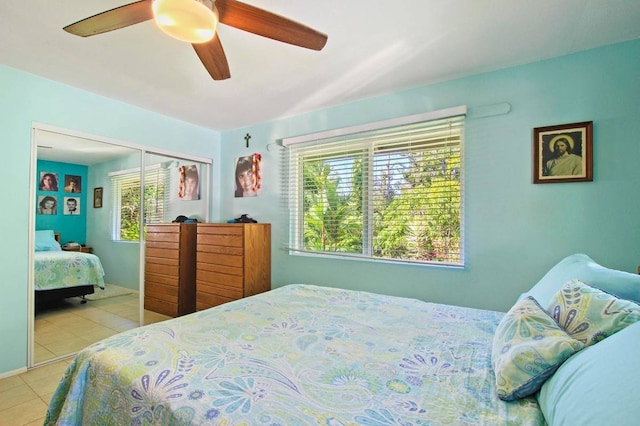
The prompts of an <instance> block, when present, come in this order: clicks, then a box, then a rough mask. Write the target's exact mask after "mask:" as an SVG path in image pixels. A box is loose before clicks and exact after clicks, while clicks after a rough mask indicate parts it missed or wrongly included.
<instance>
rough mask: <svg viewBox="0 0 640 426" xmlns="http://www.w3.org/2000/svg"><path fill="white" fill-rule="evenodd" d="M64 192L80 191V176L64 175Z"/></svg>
mask: <svg viewBox="0 0 640 426" xmlns="http://www.w3.org/2000/svg"><path fill="white" fill-rule="evenodd" d="M64 192H73V193H77V194H79V193H81V192H82V177H81V176H76V175H64Z"/></svg>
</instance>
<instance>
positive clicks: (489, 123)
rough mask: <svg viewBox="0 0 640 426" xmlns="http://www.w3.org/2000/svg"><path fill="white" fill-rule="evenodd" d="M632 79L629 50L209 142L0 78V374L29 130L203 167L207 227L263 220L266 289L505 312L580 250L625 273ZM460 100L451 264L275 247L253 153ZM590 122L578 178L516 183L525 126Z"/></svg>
mask: <svg viewBox="0 0 640 426" xmlns="http://www.w3.org/2000/svg"><path fill="white" fill-rule="evenodd" d="M638 70H640V40H636V41H633V42H627V43H621V44H617V45H613V46H608V47H603V48H599V49H595V50H591V51H587V52H582V53H578V54H574V55H570V56H565V57H561V58H557V59H552V60H547V61H542V62H537V63H534V64H529V65H525V66H519V67H514V68H510V69H505V70H500V71H495V72H491V73H486V74H480V75H476V76H472V77H467V78H463V79H458V80H454V81H449V82H444V83H440V84H434V85H429V86H425V87H419V88H415V89H412V90H407V91H403V92H397V93H392V94H388V95H385V96H380V97H377V98H372V99H368V100H364V101H360V102H355V103H350V104H346V105H341V106H338V107H334V108H330V109H326V110H320V111H316V112H313V113H310V114H305V115H300V116H296V117H289V118H284V119H281V120H277V121H273V122H268V123H260V124H256V125H254V126H250V127H246V128H241V129H235V130H231V131H226V132H223V133H222V134H218V133H216V132H213V131H209V130H206V129H201V128H197V127H194V126H190V125H188V124H185V123H182V122H179V121H176V120H172V119H170V118H167V117H162V116H159V115H157V114H153V113H150V112H148V111H143V110H140V109H137V108H135V107H132V106H128V105H125V104H121V103H117V102H114V101H111V100H108V99H106V98H102V97H98V96H95V95H92V94H88V93H86V92H82V91H80V90H77V89H73V88H70V87H68V86H64V85H60V84H57V83H53V82H50V81H47V80H43V79H40V78H37V77H34V76H31V75H28V74H24V73H20V72H17V71H14V70H11V69H8V68H3V67H0V92H1V93H2V94H3V95H2V97H0V137H1V139H2V142H3V158H10V159H11V161H8V162H6V165H5V166H4V167H3V168H1V169H0V179H1V181H2V182H9V181H12V182H16V183H17V184H16V185H15V186H10V187H5V188H4V189H5V196H7V197H8V198H7V199H11V200H13V202H14V204H13V205H14V206H16V209H13V210H12V209H1V210H0V227H1V229H2V235H3V237H5V240H10V241H12V244H11V245H10V246H8V245H5V246H4V248H0V259H2V261H1V262H2V269H3V272H4V273H3V281H2V284H1V285H2V290H3V298H0V317H1V318H0V347H1V348H2V349H0V374H2V372H6V371H12V370H14V369H18V368H21V367H24V366H25V365H26V346H27V342H26V339H27V337H26V328H27V325H26V322H27V318H26V315H27V290H26V289H27V283H26V280H27V270H28V265H27V254H28V253H27V250H28V245H27V235H28V217H29V214H30V211H31V210H30V205H29V186H28V179H29V161H30V160H29V143H30V142H29V141H30V135H29V131H30V127H31V122H32V121H39V122H44V123H48V124H52V125H57V126H61V127H67V128H71V129H76V130H80V131H86V132H89V133H92V134H100V135H105V136H109V137H114V138H118V139H123V140H130V141H133V142H136V143H141V144H145V145H151V146H158V147H164V148H166V149H170V148H171V149H173V150H176V151H186V153H188V154H194V155H201V156H208V157H212V158H214V167H213V169H214V172H213V181H212V183H213V188H214V189H213V191H212V218H213V220H214V221H220V220H226V219H228V218H231V217H237V215H239V214H242V213H249V214H251V215H252V216H254V217H255V218H257V219H258V220H259V221H260V222H270V223H272V224H273V237H274V239H273V246H272V249H273V250H272V254H273V257H272V277H273V279H272V280H273V284H274V286H282V285H285V284H288V283H314V284H322V285H328V286H342V287H347V288H351V289H356V290H368V291H375V292H381V293H387V294H392V295H402V296H409V297H416V298H419V299H423V300H428V301H435V302H444V303H452V304H457V305H467V306H474V307H479V308H489V309H497V310H506V309H508V307H509V306H510V305H511V304H512V303H513V300H514V299H515V298H516V297H517V296H518V295H519V294H520V293H521V292H523V291H525V290H526V289H528V288H529V287H531V285H532V284H533V283H535V282H536V281H537V280H538V279H539V278H540V277H541V276H542V275H543V274H544V273H545V272H546V271H547V270H548V269H549V268H550V267H551V266H553V264H555V263H556V262H557V261H558V260H560V259H561V258H562V257H564V256H566V255H569V254H571V253H576V252H583V253H587V254H589V255H590V256H592V257H593V258H594V259H596V260H597V261H599V262H600V263H602V264H605V265H607V266H611V267H614V268H617V269H622V270H627V271H635V268H636V265H637V264H638V263H640V245H639V243H638V241H640V215H639V214H638V211H640V196H639V195H640V194H639V191H640V189H639V188H640V172H639V169H640V168H639V167H638V160H637V159H638V158H640V141H638V135H639V134H640V102H639V101H638V99H640V81H639V78H638V76H639V74H638ZM317 90H320V91H321V90H322V88H321V87H320V88H318V89H317ZM296 102H300V100H296ZM501 103H508V104H510V105H511V111H510V112H509V113H508V114H503V115H494V116H487V117H481V115H482V113H483V111H486V110H487V109H485V108H484V107H486V106H491V105H495V104H501ZM462 104H466V105H468V107H469V111H470V114H469V116H468V119H467V124H466V134H465V147H464V149H465V153H464V166H465V174H464V184H465V187H464V191H465V192H464V201H465V211H464V219H465V223H464V231H465V234H464V240H465V256H466V266H465V267H464V268H458V269H450V268H442V267H429V266H415V265H390V264H377V263H372V262H364V261H345V260H334V259H315V258H310V257H302V256H292V255H289V254H288V253H287V252H286V251H284V250H282V248H281V247H282V240H283V239H284V236H285V235H286V232H287V227H288V223H287V219H286V215H285V214H284V212H283V210H282V209H281V207H280V206H281V202H280V200H281V197H282V194H281V189H280V186H279V182H280V177H281V175H280V171H279V158H280V152H279V151H278V150H276V149H272V150H268V149H267V145H269V144H272V143H274V142H275V141H276V140H279V139H281V138H285V137H289V136H296V135H301V134H306V133H311V132H318V131H322V130H327V129H333V128H339V127H344V126H352V125H356V124H361V123H366V122H370V121H376V120H383V119H388V118H393V117H398V116H404V115H408V114H415V113H420V112H425V111H433V110H437V109H442V108H448V107H451V106H456V105H462ZM591 120H592V121H593V122H594V153H593V154H594V181H593V182H585V183H570V184H566V183H565V184H546V185H534V184H532V140H531V139H532V129H533V128H534V127H540V126H547V125H553V124H563V123H573V122H579V121H591ZM246 133H250V134H251V136H252V138H251V147H250V148H246V147H245V145H244V139H243V138H244V135H245V134H246ZM187 141H188V142H187ZM252 152H261V153H262V154H263V190H262V193H261V195H260V196H259V197H254V198H234V197H233V162H234V159H235V158H237V157H239V156H241V155H248V154H251V153H252ZM90 178H91V173H90ZM16 210H17V211H16ZM90 222H91V218H90V217H89V218H88V224H89V223H90ZM88 226H89V225H88ZM89 228H91V226H89ZM88 239H89V240H91V239H92V237H91V231H89V235H88ZM101 256H102V254H101Z"/></svg>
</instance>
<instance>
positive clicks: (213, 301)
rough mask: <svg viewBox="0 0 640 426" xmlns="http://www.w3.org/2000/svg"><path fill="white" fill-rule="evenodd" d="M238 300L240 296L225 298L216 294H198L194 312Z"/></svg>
mask: <svg viewBox="0 0 640 426" xmlns="http://www.w3.org/2000/svg"><path fill="white" fill-rule="evenodd" d="M240 298H241V296H239V297H225V296H220V295H217V294H207V293H198V298H197V299H196V310H197V311H202V310H203V309H208V308H211V307H213V306H218V305H222V304H223V303H228V302H233V301H234V300H238V299H240Z"/></svg>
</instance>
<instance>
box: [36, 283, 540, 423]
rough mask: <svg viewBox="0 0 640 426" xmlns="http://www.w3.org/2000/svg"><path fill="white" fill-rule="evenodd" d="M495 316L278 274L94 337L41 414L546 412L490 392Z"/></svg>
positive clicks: (200, 418)
mask: <svg viewBox="0 0 640 426" xmlns="http://www.w3.org/2000/svg"><path fill="white" fill-rule="evenodd" d="M502 315H503V314H502V313H499V312H493V311H483V310H476V309H468V308H461V307H455V306H447V305H439V304H432V303H425V302H421V301H417V300H413V299H404V298H397V297H389V296H382V295H376V294H372V293H366V292H356V291H348V290H341V289H333V288H326V287H316V286H308V285H297V284H296V285H289V286H285V287H282V288H278V289H276V290H272V291H270V292H267V293H263V294H260V295H257V296H253V297H250V298H246V299H241V300H238V301H235V302H231V303H228V304H225V305H222V306H219V307H216V308H212V309H208V310H206V311H202V312H197V313H194V314H191V315H187V316H184V317H180V318H177V319H172V320H169V321H165V322H161V323H156V324H152V325H149V326H145V327H142V328H138V329H135V330H130V331H127V332H124V333H121V334H119V335H116V336H113V337H111V338H108V339H106V340H103V341H101V342H98V343H96V344H93V345H92V346H90V347H88V348H87V349H85V350H84V351H82V352H80V353H79V354H78V355H77V356H76V358H75V359H74V360H73V362H72V363H71V364H70V366H69V368H68V369H67V371H66V372H65V374H64V377H63V378H62V381H61V382H60V384H59V386H58V388H57V390H56V392H55V394H54V395H53V397H52V400H51V403H50V405H49V410H48V412H47V418H46V422H45V424H47V425H53V424H62V425H80V424H82V425H97V424H101V425H313V424H318V425H319V424H322V425H370V426H371V425H376V426H387V425H407V426H408V425H465V424H468V425H479V424H485V425H500V424H513V425H534V424H536V425H537V424H544V419H543V416H542V413H541V412H540V410H539V408H538V405H537V403H536V401H535V399H533V398H530V399H524V400H520V401H518V402H512V403H507V402H504V401H501V400H499V399H498V397H497V394H496V390H495V383H494V380H495V379H494V374H493V370H492V368H491V341H492V336H493V333H494V330H495V328H496V326H497V324H498V322H499V320H500V318H501V317H502Z"/></svg>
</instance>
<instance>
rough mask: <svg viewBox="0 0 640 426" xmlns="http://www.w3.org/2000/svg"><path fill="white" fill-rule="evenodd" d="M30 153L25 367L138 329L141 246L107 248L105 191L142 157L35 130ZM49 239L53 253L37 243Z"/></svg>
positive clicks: (109, 145) (114, 147)
mask: <svg viewBox="0 0 640 426" xmlns="http://www.w3.org/2000/svg"><path fill="white" fill-rule="evenodd" d="M34 145H36V146H37V152H36V170H35V171H34V172H35V173H36V180H37V183H38V184H37V185H36V188H35V190H36V196H35V201H36V205H34V210H35V212H36V214H35V229H36V233H35V253H34V255H33V256H34V272H33V284H32V285H33V290H34V300H35V304H34V311H33V312H34V321H33V333H32V336H33V342H32V351H31V355H32V356H31V363H30V365H37V364H41V363H43V362H48V361H51V360H53V359H57V358H60V357H63V356H67V355H69V354H72V353H74V352H77V351H78V350H80V349H82V348H84V347H86V346H87V345H89V344H91V343H94V342H96V341H98V340H100V339H103V338H105V337H108V336H110V335H113V334H116V333H119V332H121V331H124V330H126V329H130V328H134V327H137V326H138V325H139V317H140V314H139V311H140V303H139V285H138V283H139V280H138V271H139V270H140V265H139V254H138V253H139V245H138V244H132V245H119V244H115V243H114V242H113V241H112V239H111V236H110V233H109V230H110V228H111V224H110V218H111V214H110V212H111V211H112V207H113V206H112V200H113V197H112V194H110V193H109V186H108V182H109V180H108V174H109V172H110V171H112V170H115V169H120V168H122V167H125V166H126V167H131V166H133V167H136V166H137V167H138V168H139V166H140V161H141V152H140V150H138V149H133V148H129V147H126V146H119V145H116V144H113V143H105V142H100V141H97V140H92V139H88V138H85V137H79V136H74V135H69V134H64V133H61V132H57V131H48V130H44V129H39V128H38V129H35V132H34ZM47 177H48V179H47ZM41 181H42V182H41ZM45 181H46V183H48V185H44V183H45ZM41 183H42V184H41ZM44 199H47V200H48V201H49V204H53V206H48V207H50V208H49V209H48V210H45V209H43V208H42V206H40V204H43V203H42V200H44ZM45 207H47V206H45ZM49 233H53V235H55V237H56V238H57V240H58V245H55V244H49V245H47V243H46V241H45V242H43V241H42V240H43V239H46V238H47V236H48V235H49Z"/></svg>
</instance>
